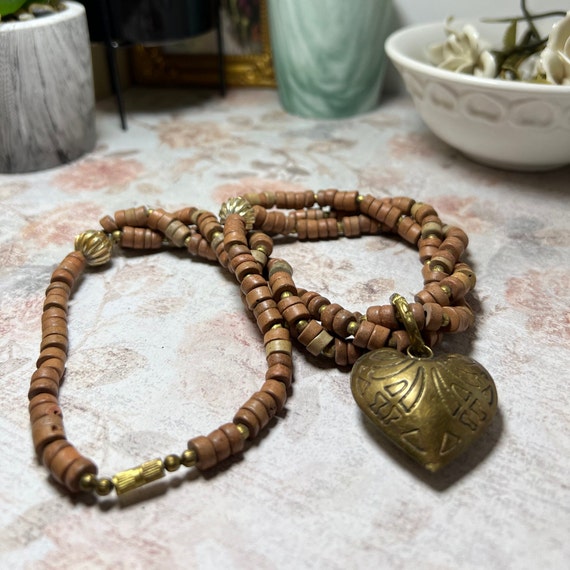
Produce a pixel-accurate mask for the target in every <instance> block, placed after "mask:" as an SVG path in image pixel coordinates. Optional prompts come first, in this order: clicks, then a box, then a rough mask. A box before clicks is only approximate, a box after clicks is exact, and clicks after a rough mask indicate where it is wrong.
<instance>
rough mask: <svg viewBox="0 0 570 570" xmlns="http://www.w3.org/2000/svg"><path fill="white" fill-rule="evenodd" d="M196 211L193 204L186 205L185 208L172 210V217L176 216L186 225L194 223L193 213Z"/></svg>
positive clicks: (195, 213)
mask: <svg viewBox="0 0 570 570" xmlns="http://www.w3.org/2000/svg"><path fill="white" fill-rule="evenodd" d="M197 213H198V208H194V207H193V206H187V207H186V208H182V209H181V210H176V212H174V217H175V218H178V219H179V220H180V221H181V222H184V223H185V224H186V225H187V226H189V225H192V224H194V225H195V224H196V219H195V215H197Z"/></svg>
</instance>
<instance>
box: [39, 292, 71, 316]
mask: <svg viewBox="0 0 570 570" xmlns="http://www.w3.org/2000/svg"><path fill="white" fill-rule="evenodd" d="M68 300H69V295H66V294H65V293H63V292H62V293H59V292H58V291H50V292H49V293H48V294H47V295H46V298H45V301H44V311H45V310H47V309H52V308H58V309H61V310H62V311H67V302H68Z"/></svg>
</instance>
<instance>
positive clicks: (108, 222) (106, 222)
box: [99, 215, 119, 234]
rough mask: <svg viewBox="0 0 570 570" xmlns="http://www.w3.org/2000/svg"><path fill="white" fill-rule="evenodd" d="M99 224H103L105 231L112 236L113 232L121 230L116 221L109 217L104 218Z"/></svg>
mask: <svg viewBox="0 0 570 570" xmlns="http://www.w3.org/2000/svg"><path fill="white" fill-rule="evenodd" d="M99 223H100V224H101V227H102V228H103V230H105V232H107V233H108V234H112V233H113V232H116V231H117V230H118V229H119V226H118V225H117V223H116V222H115V220H114V219H113V218H112V217H111V216H109V215H106V216H103V217H102V218H101V219H100V220H99Z"/></svg>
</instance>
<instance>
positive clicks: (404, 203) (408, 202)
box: [392, 196, 416, 216]
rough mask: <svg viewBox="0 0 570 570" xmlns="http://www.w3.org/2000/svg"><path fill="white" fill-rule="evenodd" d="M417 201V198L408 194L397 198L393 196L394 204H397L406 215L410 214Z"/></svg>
mask: <svg viewBox="0 0 570 570" xmlns="http://www.w3.org/2000/svg"><path fill="white" fill-rule="evenodd" d="M415 203H416V201H415V200H413V199H412V198H408V197H406V196H398V197H396V198H392V205H393V206H396V208H398V209H399V210H401V211H402V212H403V213H404V214H406V216H408V215H409V214H410V213H411V211H412V206H413V205H414V204H415Z"/></svg>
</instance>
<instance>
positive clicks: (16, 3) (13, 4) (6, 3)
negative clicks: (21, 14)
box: [0, 0, 26, 16]
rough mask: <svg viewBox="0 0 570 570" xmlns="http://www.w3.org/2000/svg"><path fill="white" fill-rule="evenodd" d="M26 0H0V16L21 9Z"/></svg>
mask: <svg viewBox="0 0 570 570" xmlns="http://www.w3.org/2000/svg"><path fill="white" fill-rule="evenodd" d="M25 3H26V0H0V16H7V15H8V14H13V13H14V12H16V11H17V10H19V9H20V8H21V7H22V6H23V5H24V4H25Z"/></svg>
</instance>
